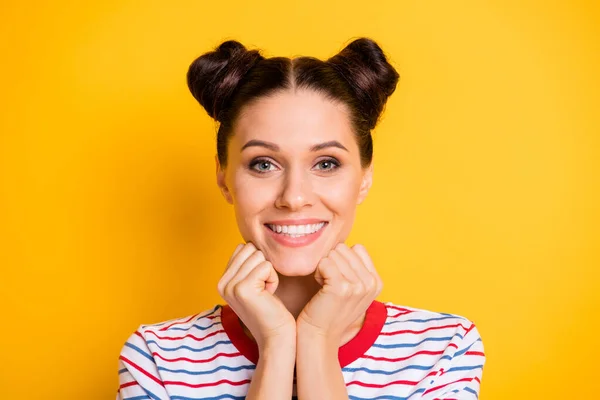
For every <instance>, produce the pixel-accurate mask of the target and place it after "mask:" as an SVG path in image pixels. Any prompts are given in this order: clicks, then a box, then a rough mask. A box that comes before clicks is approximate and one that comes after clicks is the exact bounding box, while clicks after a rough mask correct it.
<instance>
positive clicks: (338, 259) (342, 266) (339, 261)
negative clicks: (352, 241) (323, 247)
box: [328, 247, 361, 284]
mask: <svg viewBox="0 0 600 400" xmlns="http://www.w3.org/2000/svg"><path fill="white" fill-rule="evenodd" d="M336 248H337V247H336ZM328 257H329V258H331V259H332V260H333V262H335V264H336V265H337V267H338V270H339V271H340V273H341V274H342V275H343V276H344V278H346V280H348V282H351V283H353V284H356V283H360V282H361V280H360V278H359V277H358V275H357V274H356V272H354V268H352V267H351V266H350V264H349V263H348V261H347V260H346V258H344V256H342V255H341V254H340V252H339V251H337V250H336V249H333V250H331V252H330V253H329V256H328Z"/></svg>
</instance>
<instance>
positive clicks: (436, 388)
mask: <svg viewBox="0 0 600 400" xmlns="http://www.w3.org/2000/svg"><path fill="white" fill-rule="evenodd" d="M472 380H473V378H462V379H459V380H457V381H453V382H448V383H444V384H443V385H439V386H434V387H432V388H431V389H427V390H426V391H424V392H423V394H427V393H431V392H434V391H436V390H439V389H441V388H443V387H446V386H448V385H452V384H453V383H458V382H471V381H472Z"/></svg>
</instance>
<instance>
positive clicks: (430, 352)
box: [362, 343, 458, 362]
mask: <svg viewBox="0 0 600 400" xmlns="http://www.w3.org/2000/svg"><path fill="white" fill-rule="evenodd" d="M451 346H452V347H455V348H458V347H457V346H456V345H455V344H454V343H450V344H449V345H448V347H451ZM421 354H425V355H428V356H435V355H438V354H444V350H439V351H430V350H421V351H417V352H416V353H414V354H411V355H410V356H408V357H400V358H386V357H373V356H362V358H368V359H370V360H375V361H389V362H398V361H404V360H408V359H409V358H412V357H415V356H418V355H421Z"/></svg>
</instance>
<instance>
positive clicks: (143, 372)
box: [119, 356, 164, 387]
mask: <svg viewBox="0 0 600 400" xmlns="http://www.w3.org/2000/svg"><path fill="white" fill-rule="evenodd" d="M119 358H120V359H121V360H123V361H124V362H126V363H127V364H129V365H131V366H132V367H133V368H135V369H137V370H138V371H140V372H141V373H142V374H144V375H146V376H147V377H148V378H150V379H152V380H153V381H154V382H156V383H158V384H159V385H160V386H162V387H164V386H163V383H162V382H161V381H160V379H158V378H157V377H156V376H154V375H152V374H151V373H150V372H148V371H146V370H145V369H144V368H142V367H140V366H139V365H137V364H136V363H134V362H133V361H131V360H129V359H128V358H126V357H124V356H120V357H119Z"/></svg>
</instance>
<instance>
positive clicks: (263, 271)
mask: <svg viewBox="0 0 600 400" xmlns="http://www.w3.org/2000/svg"><path fill="white" fill-rule="evenodd" d="M278 284H279V277H278V276H277V272H276V271H275V269H274V268H273V265H272V264H271V263H270V262H269V261H266V260H265V256H264V255H263V253H262V252H261V251H260V250H258V249H257V248H256V247H255V246H254V244H252V243H247V244H245V245H242V244H240V245H238V247H237V248H236V249H235V251H234V253H233V255H232V256H231V258H230V259H229V263H228V265H227V269H226V270H225V272H224V273H223V276H222V277H221V279H220V280H219V283H218V285H217V288H218V290H219V294H220V295H221V297H223V299H225V301H227V303H228V304H229V306H230V307H231V308H232V309H233V311H234V312H235V313H236V314H237V316H238V317H240V319H241V320H242V321H243V322H244V324H245V325H246V327H248V329H249V330H250V332H251V333H252V336H254V339H255V340H256V342H257V344H258V346H259V349H263V348H264V347H265V345H266V344H268V343H270V342H271V341H272V340H276V339H284V340H285V339H286V338H287V339H290V340H295V336H296V321H295V320H294V317H293V316H292V314H291V313H290V312H289V311H288V310H287V308H286V307H285V305H284V304H283V303H282V302H281V300H279V299H278V298H277V297H275V296H274V295H273V293H275V289H277V285H278Z"/></svg>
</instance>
